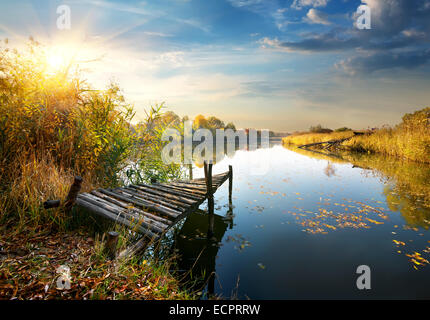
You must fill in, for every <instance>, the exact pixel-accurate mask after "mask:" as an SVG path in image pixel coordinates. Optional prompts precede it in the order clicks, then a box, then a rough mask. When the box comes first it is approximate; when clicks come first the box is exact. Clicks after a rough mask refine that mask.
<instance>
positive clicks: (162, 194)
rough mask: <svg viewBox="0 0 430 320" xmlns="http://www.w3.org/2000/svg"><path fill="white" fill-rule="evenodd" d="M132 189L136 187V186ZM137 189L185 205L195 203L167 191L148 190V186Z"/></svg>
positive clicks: (139, 186)
mask: <svg viewBox="0 0 430 320" xmlns="http://www.w3.org/2000/svg"><path fill="white" fill-rule="evenodd" d="M132 187H134V185H133V186H132ZM136 187H138V188H139V189H140V190H142V191H145V192H147V193H152V194H155V195H158V196H162V197H165V198H168V199H173V200H177V201H180V202H182V203H185V204H189V205H192V204H194V202H195V201H194V200H192V199H188V198H184V197H181V196H176V195H173V194H171V193H169V192H166V191H161V190H154V189H151V188H148V187H147V186H144V185H137V186H136Z"/></svg>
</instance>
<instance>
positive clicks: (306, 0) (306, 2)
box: [291, 0, 329, 10]
mask: <svg viewBox="0 0 430 320" xmlns="http://www.w3.org/2000/svg"><path fill="white" fill-rule="evenodd" d="M328 2H329V0H294V2H293V4H292V5H291V8H294V9H297V10H301V9H302V8H303V7H314V8H317V7H325V6H326V5H327V3H328Z"/></svg>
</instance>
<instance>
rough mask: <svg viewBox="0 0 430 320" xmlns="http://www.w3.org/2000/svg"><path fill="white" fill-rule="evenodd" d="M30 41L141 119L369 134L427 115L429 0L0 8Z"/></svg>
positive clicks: (12, 4)
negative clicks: (365, 20)
mask: <svg viewBox="0 0 430 320" xmlns="http://www.w3.org/2000/svg"><path fill="white" fill-rule="evenodd" d="M363 4H364V5H367V6H368V8H370V10H371V11H370V12H371V29H364V30H361V29H359V28H357V25H356V21H357V18H358V14H357V8H358V7H359V6H360V5H363ZM60 5H67V6H68V7H69V8H70V17H71V20H70V21H71V28H70V29H65V30H64V29H59V28H58V25H57V20H58V18H59V17H60V16H61V14H62V12H60V13H57V8H58V6H60ZM29 36H33V37H34V39H35V40H37V41H39V42H41V43H42V44H44V45H46V46H48V47H50V48H56V49H58V50H59V51H61V50H63V51H67V54H68V55H71V54H72V53H73V55H72V56H73V57H74V58H75V59H76V60H77V61H78V62H79V64H80V65H81V67H82V68H83V69H84V70H85V77H86V79H88V82H90V83H91V84H93V85H94V86H95V87H96V88H104V87H106V86H107V85H108V84H109V82H110V81H115V82H117V83H118V84H119V86H120V87H121V88H122V89H123V91H124V94H125V96H126V98H127V99H128V101H130V102H131V103H133V104H134V105H135V108H136V111H137V114H136V117H137V119H138V120H139V119H143V118H144V111H145V110H146V109H148V107H149V106H150V105H154V104H156V103H162V102H164V103H165V105H166V106H167V107H168V109H169V110H172V111H174V112H176V113H177V114H179V115H180V116H184V115H189V116H190V117H194V116H196V115H198V114H203V115H206V116H208V115H215V116H217V117H219V118H221V119H223V120H224V121H226V122H229V121H232V122H234V123H235V124H236V126H237V127H241V128H247V127H253V128H264V129H271V130H276V131H295V130H303V129H307V128H309V127H310V126H311V125H316V124H321V125H323V126H326V127H330V128H338V127H343V126H347V127H352V128H354V129H364V128H368V127H379V126H382V125H386V124H388V125H392V124H396V123H398V122H400V120H401V117H402V115H403V114H404V113H406V112H413V111H415V110H418V109H421V108H424V107H427V106H430V99H429V98H430V90H429V89H430V0H363V1H357V0H170V1H167V0H157V1H132V0H128V1H114V0H75V1H52V0H34V1H30V0H20V1H9V0H0V39H1V38H8V39H9V41H10V42H11V43H12V44H14V45H15V46H17V47H19V46H22V45H23V44H24V43H25V42H26V41H27V40H28V37H29Z"/></svg>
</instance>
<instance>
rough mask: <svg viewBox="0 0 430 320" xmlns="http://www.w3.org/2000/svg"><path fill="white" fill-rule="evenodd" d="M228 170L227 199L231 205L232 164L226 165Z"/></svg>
mask: <svg viewBox="0 0 430 320" xmlns="http://www.w3.org/2000/svg"><path fill="white" fill-rule="evenodd" d="M228 172H229V176H228V201H229V205H230V207H231V202H232V201H231V196H232V193H233V167H232V166H228Z"/></svg>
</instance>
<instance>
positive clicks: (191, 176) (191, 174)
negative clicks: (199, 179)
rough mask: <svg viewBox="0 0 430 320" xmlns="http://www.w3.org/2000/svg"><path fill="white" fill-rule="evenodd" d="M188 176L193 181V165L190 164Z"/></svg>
mask: <svg viewBox="0 0 430 320" xmlns="http://www.w3.org/2000/svg"><path fill="white" fill-rule="evenodd" d="M188 175H189V178H190V180H193V164H192V163H190V164H189V165H188Z"/></svg>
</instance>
